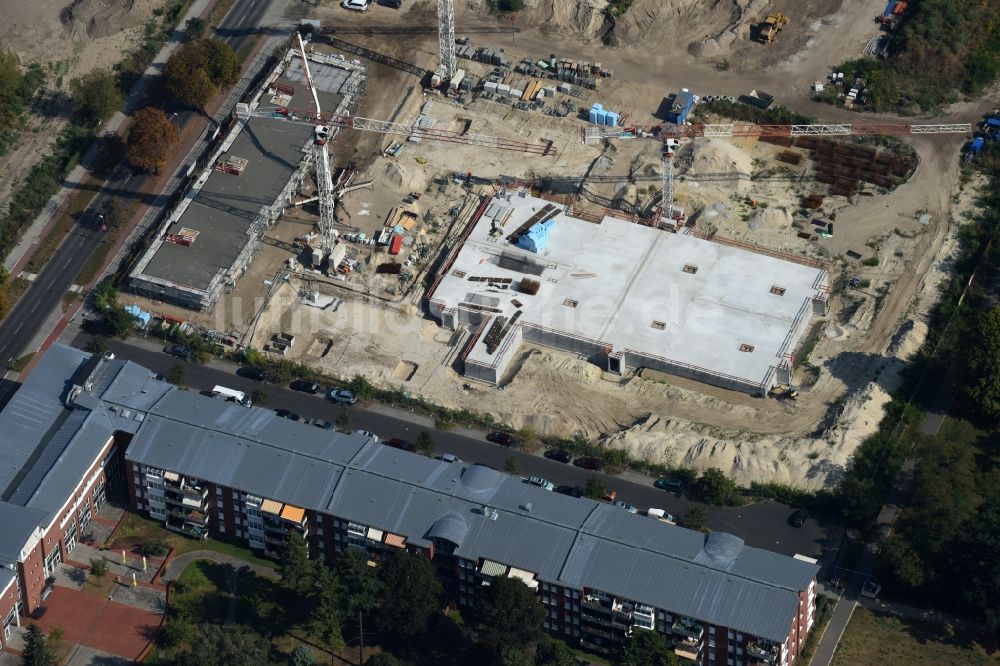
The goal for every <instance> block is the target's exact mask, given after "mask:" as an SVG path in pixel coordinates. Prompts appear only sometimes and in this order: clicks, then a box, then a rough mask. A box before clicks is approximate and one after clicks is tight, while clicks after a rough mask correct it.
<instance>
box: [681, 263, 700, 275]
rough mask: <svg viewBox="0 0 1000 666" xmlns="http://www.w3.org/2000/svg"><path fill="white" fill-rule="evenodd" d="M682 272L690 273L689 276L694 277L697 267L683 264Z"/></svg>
mask: <svg viewBox="0 0 1000 666" xmlns="http://www.w3.org/2000/svg"><path fill="white" fill-rule="evenodd" d="M683 270H684V272H685V273H690V274H691V275H694V274H695V273H697V272H698V267H697V266H695V265H694V264H684V269H683Z"/></svg>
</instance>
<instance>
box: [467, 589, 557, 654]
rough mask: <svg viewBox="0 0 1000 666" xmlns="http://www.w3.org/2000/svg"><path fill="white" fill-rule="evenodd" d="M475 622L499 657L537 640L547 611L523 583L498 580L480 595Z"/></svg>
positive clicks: (485, 641) (480, 635)
mask: <svg viewBox="0 0 1000 666" xmlns="http://www.w3.org/2000/svg"><path fill="white" fill-rule="evenodd" d="M471 619H472V620H473V621H474V622H475V623H476V624H477V625H478V630H479V637H480V640H481V641H482V642H483V643H484V644H485V645H487V646H488V647H489V648H490V649H491V650H492V651H493V652H494V654H497V655H499V654H500V651H501V649H502V648H503V647H504V646H506V645H508V644H513V645H517V646H521V647H524V646H527V645H528V644H530V643H534V642H535V641H537V640H538V638H539V636H540V635H541V626H542V622H543V621H544V620H545V609H544V608H542V604H541V603H540V602H539V601H538V596H537V595H536V594H535V593H534V592H533V591H532V590H531V589H529V588H528V586H527V585H525V584H524V583H523V582H521V580H519V579H517V578H510V577H496V578H494V579H493V580H492V581H491V582H490V584H489V586H488V587H485V588H482V591H480V592H477V593H476V605H475V606H474V607H473V609H472V613H471Z"/></svg>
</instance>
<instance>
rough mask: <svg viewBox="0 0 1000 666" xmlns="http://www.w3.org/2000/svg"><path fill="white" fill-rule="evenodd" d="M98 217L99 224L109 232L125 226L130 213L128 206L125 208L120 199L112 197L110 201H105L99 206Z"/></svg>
mask: <svg viewBox="0 0 1000 666" xmlns="http://www.w3.org/2000/svg"><path fill="white" fill-rule="evenodd" d="M98 215H99V216H100V217H99V218H98V219H99V220H100V222H101V224H103V225H104V226H106V227H107V228H108V229H109V230H112V229H118V228H119V227H123V226H125V224H126V223H127V222H128V218H129V215H130V211H129V208H128V206H126V205H125V204H124V203H123V202H122V200H121V199H119V198H118V197H112V198H110V199H105V201H104V203H103V204H102V205H101V208H100V210H99V212H98Z"/></svg>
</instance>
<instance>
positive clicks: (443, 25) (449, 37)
mask: <svg viewBox="0 0 1000 666" xmlns="http://www.w3.org/2000/svg"><path fill="white" fill-rule="evenodd" d="M437 16H438V51H439V52H440V57H441V62H440V63H439V64H438V68H437V70H436V71H435V72H434V77H435V78H436V79H439V80H440V81H442V82H448V81H451V78H452V77H453V76H455V72H456V71H458V60H457V59H456V56H455V2H454V0H437Z"/></svg>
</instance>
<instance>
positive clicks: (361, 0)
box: [340, 0, 369, 12]
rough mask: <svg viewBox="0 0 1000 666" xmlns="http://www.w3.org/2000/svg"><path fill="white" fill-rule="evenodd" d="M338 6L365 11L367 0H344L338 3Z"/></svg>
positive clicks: (367, 4)
mask: <svg viewBox="0 0 1000 666" xmlns="http://www.w3.org/2000/svg"><path fill="white" fill-rule="evenodd" d="M340 6H341V7H343V8H344V9H350V10H352V11H355V12H366V11H368V6H369V2H368V0H344V1H343V2H341V3H340Z"/></svg>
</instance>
